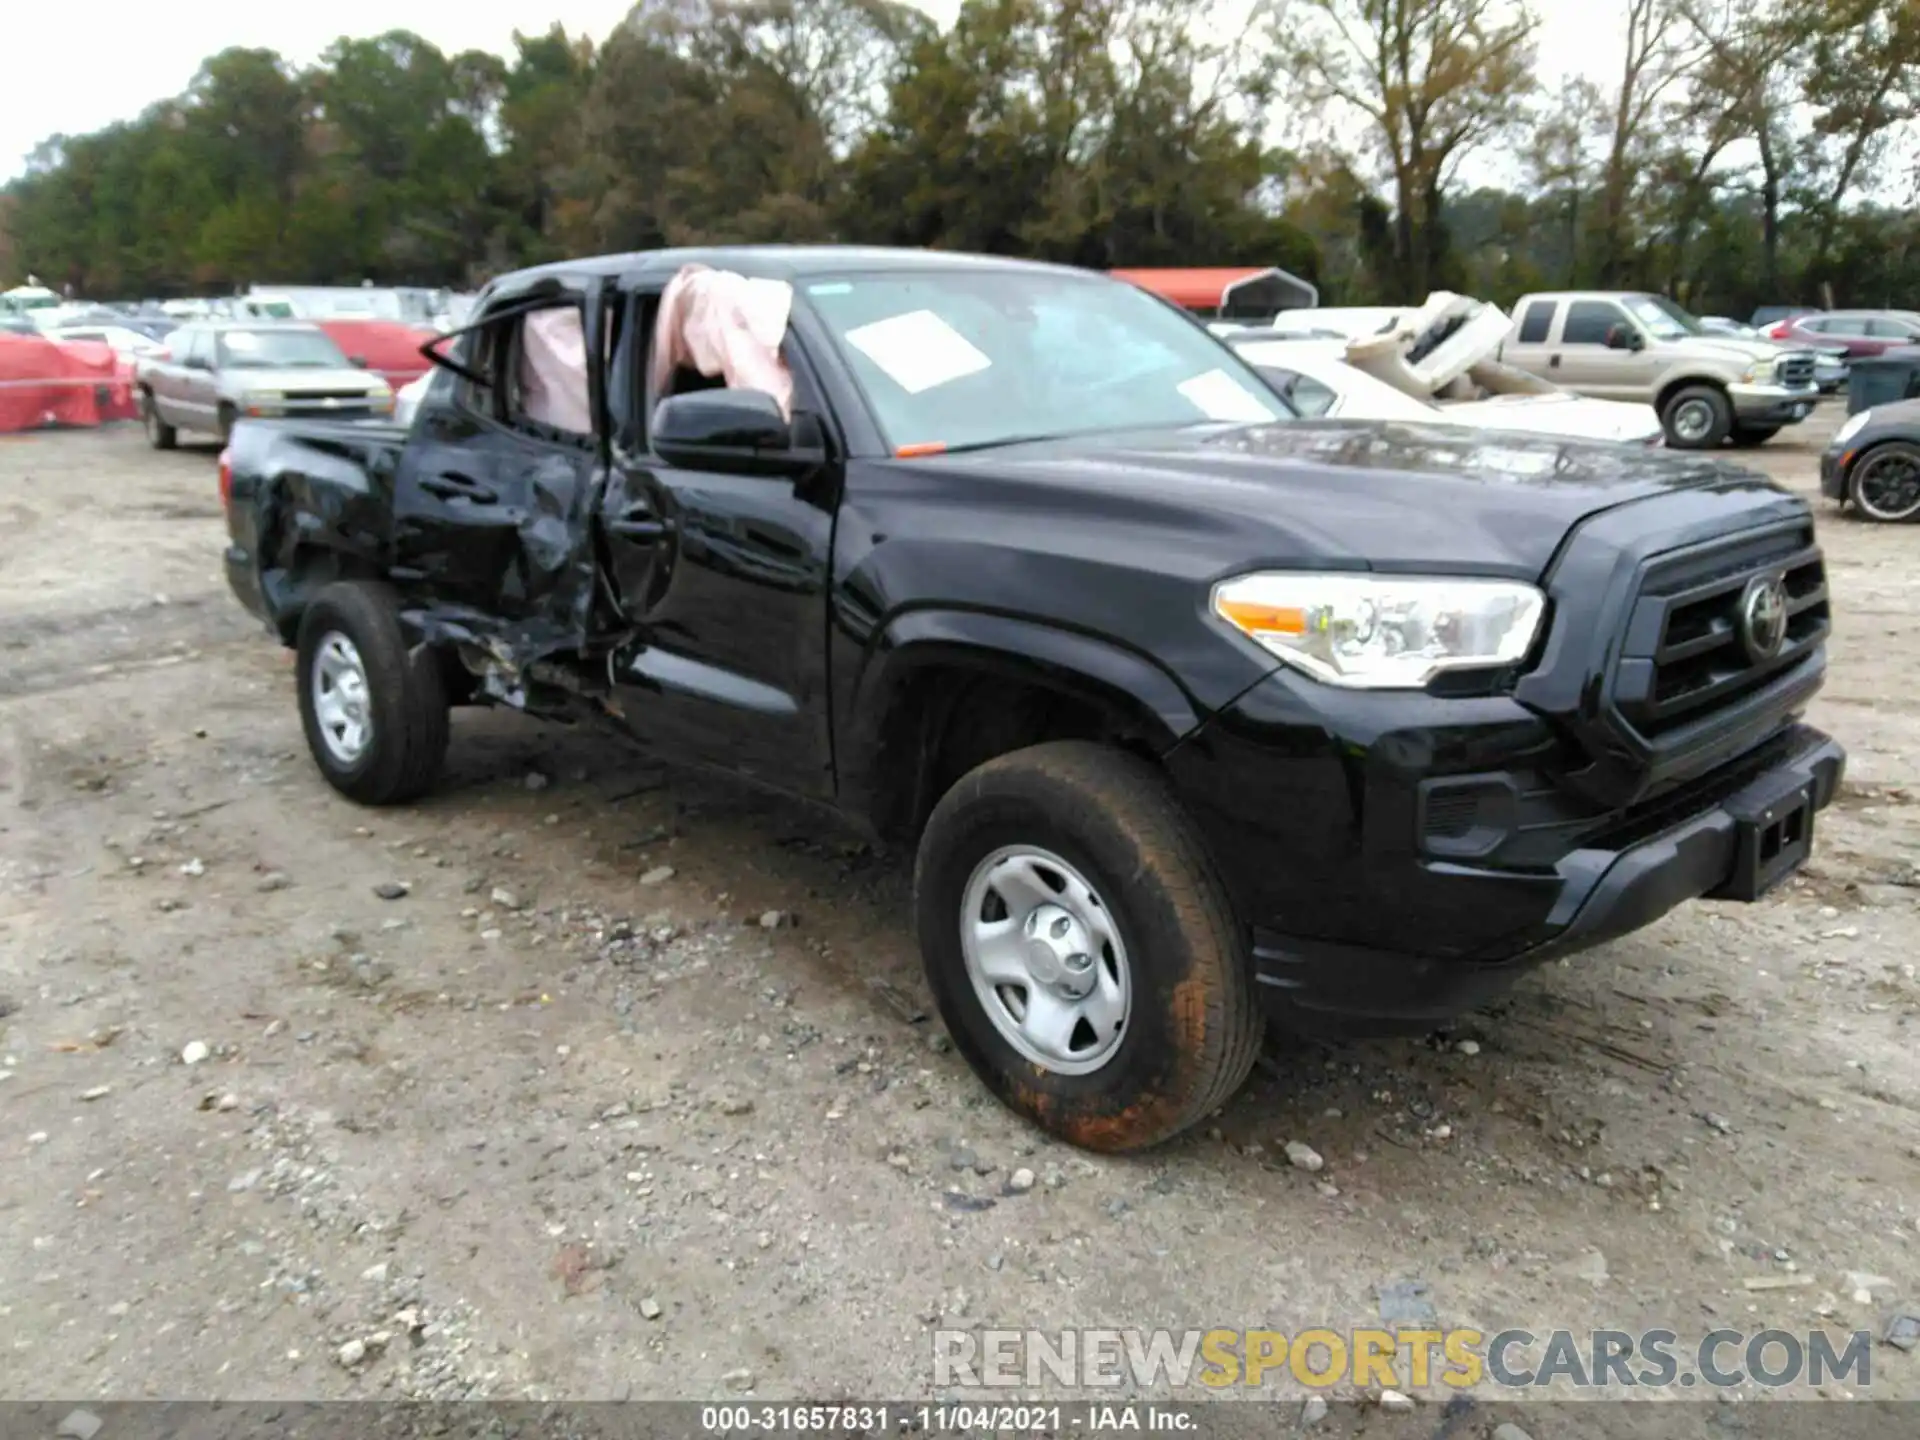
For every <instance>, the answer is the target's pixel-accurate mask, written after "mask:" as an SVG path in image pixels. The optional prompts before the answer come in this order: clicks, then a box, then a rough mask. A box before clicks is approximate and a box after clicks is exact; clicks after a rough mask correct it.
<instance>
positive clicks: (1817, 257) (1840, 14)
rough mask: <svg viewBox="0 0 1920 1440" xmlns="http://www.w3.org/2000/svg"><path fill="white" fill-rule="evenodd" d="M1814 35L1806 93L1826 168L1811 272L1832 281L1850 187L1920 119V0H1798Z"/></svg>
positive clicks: (1815, 203)
mask: <svg viewBox="0 0 1920 1440" xmlns="http://www.w3.org/2000/svg"><path fill="white" fill-rule="evenodd" d="M1794 8H1795V9H1796V11H1797V12H1798V15H1797V19H1798V20H1799V23H1800V24H1801V26H1802V27H1803V28H1804V29H1805V31H1806V33H1808V34H1810V35H1811V36H1812V42H1813V43H1812V57H1813V58H1812V63H1811V64H1810V65H1809V67H1808V71H1809V73H1808V78H1807V93H1806V100H1807V103H1808V104H1809V105H1811V106H1812V107H1813V110H1814V114H1813V139H1812V145H1813V149H1814V152H1815V155H1816V157H1817V163H1819V165H1820V169H1821V171H1822V172H1823V173H1822V174H1821V176H1820V181H1821V183H1820V184H1819V185H1818V187H1817V188H1816V189H1815V191H1814V193H1813V196H1812V200H1811V206H1812V208H1813V210H1814V211H1815V214H1816V217H1817V219H1816V227H1817V228H1816V229H1815V232H1814V242H1813V253H1812V255H1811V257H1810V258H1809V262H1808V266H1807V269H1808V273H1809V274H1810V275H1811V276H1812V277H1813V278H1814V279H1815V280H1816V282H1817V283H1819V284H1822V285H1826V284H1828V283H1829V282H1830V280H1831V276H1830V275H1829V273H1828V267H1829V263H1830V258H1831V256H1832V254H1833V240H1834V233H1835V231H1836V230H1837V228H1838V226H1839V224H1840V215H1841V210H1842V207H1843V206H1844V205H1845V203H1846V199H1847V196H1848V194H1849V193H1850V192H1851V191H1852V190H1853V188H1854V186H1855V185H1856V184H1857V183H1858V182H1859V180H1860V179H1861V177H1862V175H1863V173H1864V172H1865V171H1866V170H1867V169H1868V167H1869V165H1870V163H1871V161H1872V160H1873V159H1874V157H1875V155H1876V153H1877V152H1878V151H1880V150H1881V149H1883V148H1884V142H1885V141H1886V140H1887V138H1888V136H1889V134H1890V133H1891V132H1892V131H1893V130H1894V129H1895V128H1896V127H1898V126H1903V125H1906V124H1909V123H1911V122H1912V121H1914V120H1915V119H1920V0H1794Z"/></svg>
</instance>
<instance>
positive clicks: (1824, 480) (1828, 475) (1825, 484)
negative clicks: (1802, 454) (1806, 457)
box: [1820, 450, 1851, 500]
mask: <svg viewBox="0 0 1920 1440" xmlns="http://www.w3.org/2000/svg"><path fill="white" fill-rule="evenodd" d="M1850 453H1851V452H1849V451H1847V450H1823V451H1821V452H1820V493H1821V494H1822V495H1824V496H1826V498H1827V499H1829V500H1844V499H1846V498H1847V463H1846V462H1847V459H1848V457H1849V455H1850Z"/></svg>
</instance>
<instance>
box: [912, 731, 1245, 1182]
mask: <svg viewBox="0 0 1920 1440" xmlns="http://www.w3.org/2000/svg"><path fill="white" fill-rule="evenodd" d="M914 907H915V914H916V920H917V924H918V929H919V936H920V948H921V954H922V957H923V959H924V961H925V964H926V967H927V978H928V982H929V984H930V985H931V987H932V990H933V994H934V998H935V1000H936V1001H937V1003H938V1004H939V1007H940V1014H941V1018H942V1019H943V1020H945V1022H946V1025H947V1028H948V1030H949V1031H950V1032H951V1034H952V1035H953V1039H954V1044H955V1046H956V1047H957V1048H958V1049H959V1051H960V1053H961V1054H962V1055H963V1056H964V1057H965V1058H966V1060H967V1062H968V1064H970V1065H971V1066H972V1067H973V1069H974V1071H975V1072H976V1073H977V1074H978V1075H979V1076H980V1078H981V1079H982V1080H983V1081H984V1082H985V1083H986V1085H987V1087H988V1088H989V1089H991V1090H992V1091H993V1092H994V1094H995V1095H997V1096H998V1097H999V1098H1000V1099H1001V1100H1002V1101H1003V1102H1005V1103H1006V1104H1007V1105H1008V1106H1010V1107H1011V1108H1012V1109H1014V1110H1017V1111H1019V1112H1020V1113H1021V1114H1023V1115H1025V1116H1027V1117H1028V1118H1029V1119H1031V1120H1033V1121H1034V1122H1035V1123H1037V1124H1038V1125H1040V1126H1041V1127H1042V1128H1044V1129H1046V1130H1049V1131H1051V1132H1053V1133H1054V1134H1056V1135H1058V1136H1060V1137H1061V1138H1063V1139H1065V1140H1068V1141H1070V1142H1072V1143H1073V1144H1076V1145H1081V1146H1084V1147H1086V1148H1087V1149H1090V1150H1106V1151H1119V1150H1133V1149H1138V1148H1141V1147H1143V1146H1147V1145H1152V1144H1155V1143H1157V1142H1159V1141H1162V1140H1165V1139H1168V1138H1169V1137H1171V1136H1173V1135H1176V1134H1178V1133H1179V1132H1180V1131H1182V1130H1184V1129H1186V1128H1187V1127H1188V1126H1190V1125H1192V1124H1194V1123H1195V1122H1196V1121H1198V1120H1199V1119H1200V1118H1201V1117H1203V1116H1204V1115H1206V1114H1208V1113H1209V1112H1210V1111H1212V1110H1214V1109H1215V1108H1217V1107H1218V1106H1219V1105H1221V1104H1223V1103H1224V1102H1225V1101H1226V1100H1227V1099H1228V1098H1229V1097H1230V1096H1231V1095H1232V1094H1233V1092H1234V1091H1235V1090H1237V1089H1238V1088H1239V1087H1240V1084H1241V1082H1242V1081H1244V1080H1245V1079H1246V1076H1247V1072H1248V1070H1249V1069H1251V1068H1252V1066H1253V1061H1254V1057H1255V1055H1256V1053H1257V1052H1258V1049H1259V1044H1260V1035H1261V1028H1262V1027H1261V1020H1260V1015H1259V1011H1258V1009H1257V1007H1256V1006H1255V1003H1254V997H1253V993H1252V988H1253V987H1252V981H1251V976H1250V967H1249V965H1248V963H1247V957H1246V954H1245V951H1244V947H1243V945H1242V943H1241V941H1240V938H1239V934H1238V930H1237V928H1236V926H1235V924H1234V920H1233V915H1232V912H1231V909H1230V907H1229V905H1228V901H1227V898H1226V895H1225V893H1224V892H1223V891H1222V889H1221V887H1220V882H1219V880H1218V878H1217V877H1216V876H1215V874H1214V870H1213V866H1212V864H1211V862H1210V861H1209V860H1208V858H1207V856H1206V854H1205V852H1204V850H1203V849H1202V847H1201V843H1200V840H1199V837H1198V835H1197V834H1196V833H1195V831H1194V829H1193V825H1192V822H1191V821H1190V820H1189V819H1188V817H1187V815H1186V813H1185V811H1184V810H1183V809H1182V808H1181V806H1180V803H1179V801H1178V800H1177V799H1176V797H1175V796H1174V794H1173V792H1172V790H1171V788H1170V787H1169V786H1168V784H1167V782H1166V779H1165V778H1164V777H1163V776H1162V775H1161V774H1160V772H1159V771H1158V770H1156V769H1155V768H1154V767H1153V766H1152V765H1150V764H1148V763H1147V762H1146V761H1144V760H1141V759H1139V758H1138V757H1136V756H1133V755H1130V754H1128V753H1126V752H1125V751H1121V750H1117V749H1112V748H1110V747H1107V746H1102V745H1095V744H1090V743H1086V742H1082V741H1059V742H1053V743H1049V744H1045V745H1036V746H1034V747H1032V748H1030V749H1026V750H1020V751H1016V752H1015V753H1013V754H1011V755H1004V756H1002V757H1000V758H999V759H996V760H991V761H988V762H987V763H986V764H984V765H982V766H980V767H979V768H978V769H977V770H974V771H972V772H971V773H970V774H968V775H966V776H965V777H964V778H962V779H961V780H960V782H959V783H958V784H956V785H955V786H954V787H953V789H952V790H951V791H949V792H948V793H947V795H946V796H945V797H944V798H943V799H942V800H941V801H940V803H939V804H938V805H937V806H936V807H935V808H934V812H933V816H932V818H931V819H930V820H929V821H928V823H927V828H926V832H925V834H924V835H923V836H922V837H921V841H920V852H919V857H918V862H917V864H916V866H915V871H914Z"/></svg>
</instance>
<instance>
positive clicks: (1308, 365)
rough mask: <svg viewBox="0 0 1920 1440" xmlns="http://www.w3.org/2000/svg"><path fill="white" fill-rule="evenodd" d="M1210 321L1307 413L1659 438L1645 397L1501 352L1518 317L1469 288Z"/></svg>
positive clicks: (1644, 440) (1638, 440)
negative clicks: (1511, 361) (1555, 374)
mask: <svg viewBox="0 0 1920 1440" xmlns="http://www.w3.org/2000/svg"><path fill="white" fill-rule="evenodd" d="M1214 328H1215V330H1216V331H1217V332H1218V333H1221V334H1222V335H1223V336H1224V337H1225V338H1226V339H1227V341H1228V343H1229V344H1231V345H1232V346H1233V347H1234V348H1235V349H1236V350H1238V351H1239V352H1240V353H1241V355H1242V356H1243V357H1244V358H1245V359H1247V360H1248V361H1250V362H1251V363H1253V364H1254V365H1255V367H1256V368H1259V369H1261V371H1262V372H1263V373H1264V374H1266V377H1267V379H1268V382H1269V383H1271V384H1274V385H1276V386H1278V387H1281V389H1282V394H1283V395H1284V396H1285V397H1286V398H1287V399H1288V400H1289V402H1290V403H1292V404H1293V406H1294V408H1295V409H1297V410H1299V411H1300V412H1301V413H1302V414H1306V415H1332V416H1342V417H1345V418H1348V419H1357V420H1419V421H1425V422H1427V423H1433V422H1435V421H1440V422H1445V423H1451V424H1456V425H1472V426H1475V427H1477V428H1480V429H1488V430H1515V431H1527V432H1531V433H1534V434H1545V435H1557V436H1561V437H1564V438H1566V439H1577V440H1613V441H1622V442H1626V443H1630V444H1647V445H1652V444H1658V443H1659V442H1660V440H1661V435H1662V431H1661V425H1660V420H1659V416H1658V415H1657V414H1656V412H1655V411H1654V410H1653V408H1652V407H1651V406H1649V405H1642V404H1637V403H1632V402H1623V401H1616V400H1604V399H1593V398H1589V397H1585V396H1581V395H1576V394H1574V393H1573V392H1572V391H1569V390H1563V389H1561V388H1560V387H1559V386H1557V385H1554V384H1551V383H1550V382H1548V381H1546V380H1543V379H1540V378H1539V377H1538V376H1534V375H1529V374H1527V373H1525V372H1524V371H1521V370H1519V369H1516V368H1515V367H1513V366H1510V365H1504V364H1502V363H1500V361H1499V359H1498V358H1497V357H1498V355H1499V354H1500V347H1501V344H1502V342H1503V341H1505V340H1506V338H1507V336H1508V334H1509V333H1510V332H1511V329H1512V322H1511V321H1510V320H1509V319H1508V317H1507V315H1506V313H1505V312H1504V311H1502V310H1501V309H1500V308H1499V307H1498V306H1495V305H1488V304H1485V303H1484V302H1482V301H1479V300H1475V299H1473V298H1472V297H1470V296H1466V295H1455V294H1453V293H1451V292H1448V291H1437V292H1435V293H1434V294H1432V295H1430V296H1428V297H1427V302H1426V303H1425V304H1424V305H1421V306H1419V307H1418V308H1415V309H1408V308H1404V307H1402V308H1395V307H1385V306H1357V307H1351V308H1339V307H1336V308H1328V309H1311V310H1285V311H1282V312H1280V314H1278V315H1276V316H1275V317H1274V318H1273V321H1272V323H1271V324H1270V325H1268V326H1266V327H1262V328H1253V327H1244V326H1215V327H1214ZM1269 372H1270V373H1269Z"/></svg>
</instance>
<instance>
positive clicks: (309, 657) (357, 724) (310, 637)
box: [296, 580, 447, 805]
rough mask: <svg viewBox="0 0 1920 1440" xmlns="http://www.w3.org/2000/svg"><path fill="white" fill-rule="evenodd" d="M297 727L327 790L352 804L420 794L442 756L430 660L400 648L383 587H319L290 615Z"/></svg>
mask: <svg viewBox="0 0 1920 1440" xmlns="http://www.w3.org/2000/svg"><path fill="white" fill-rule="evenodd" d="M296 669H297V671H298V674H299V677H300V721H301V724H302V726H303V727H304V728H305V730H306V733H307V749H308V750H309V751H311V752H312V754H313V760H314V763H315V764H316V765H318V766H319V767H320V773H321V774H322V775H324V776H326V779H327V783H328V784H329V785H331V786H333V788H334V789H336V790H338V791H339V792H340V793H341V794H342V795H345V796H346V797H347V798H348V799H350V800H357V801H359V802H360V803H361V804H362V805H395V804H399V803H400V802H402V801H406V800H412V799H414V798H416V797H417V796H420V795H423V794H425V793H426V792H427V791H428V790H430V789H431V788H432V787H433V782H434V780H435V779H436V778H438V776H439V773H440V762H441V760H442V759H443V758H444V757H445V755H446V751H447V692H446V681H445V678H444V675H443V672H442V669H441V663H440V657H439V656H438V655H436V654H435V653H434V652H432V651H430V650H425V649H422V650H420V651H417V652H416V651H413V650H410V649H408V647H407V642H406V638H405V637H404V636H403V635H402V634H401V633H400V619H399V607H398V598H397V597H396V596H395V595H394V593H393V591H392V590H391V589H389V588H388V587H387V586H385V585H380V584H375V583H373V582H370V581H359V580H348V581H341V582H339V583H338V584H334V585H329V586H327V587H326V588H325V589H324V590H322V591H321V592H320V593H319V594H318V595H315V596H314V597H313V600H312V602H311V603H310V604H308V606H307V608H306V613H305V614H303V615H302V616H301V617H300V635H299V650H298V665H297V666H296Z"/></svg>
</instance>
